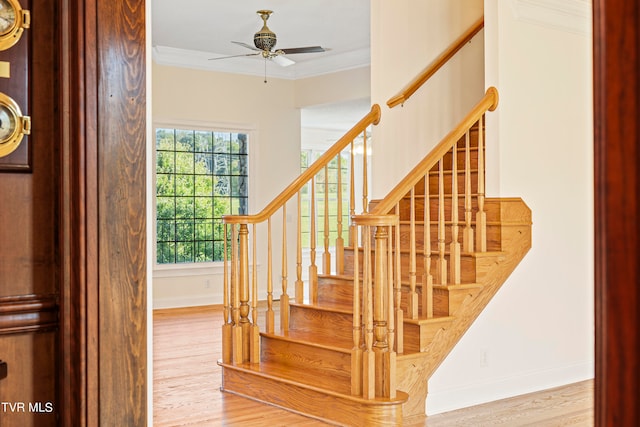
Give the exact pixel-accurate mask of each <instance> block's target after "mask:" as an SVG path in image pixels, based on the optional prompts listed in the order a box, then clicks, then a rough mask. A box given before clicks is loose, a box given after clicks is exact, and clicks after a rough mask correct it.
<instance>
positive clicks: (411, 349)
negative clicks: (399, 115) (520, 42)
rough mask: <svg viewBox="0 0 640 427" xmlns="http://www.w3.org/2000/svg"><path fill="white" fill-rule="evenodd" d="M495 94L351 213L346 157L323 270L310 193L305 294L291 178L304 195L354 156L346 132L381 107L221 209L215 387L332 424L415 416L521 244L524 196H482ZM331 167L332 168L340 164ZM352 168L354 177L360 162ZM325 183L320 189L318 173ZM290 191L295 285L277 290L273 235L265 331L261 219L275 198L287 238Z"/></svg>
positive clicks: (526, 227) (526, 237) (526, 218)
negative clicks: (292, 173)
mask: <svg viewBox="0 0 640 427" xmlns="http://www.w3.org/2000/svg"><path fill="white" fill-rule="evenodd" d="M496 103H497V92H495V89H490V90H489V91H488V92H487V95H486V96H485V98H483V100H481V101H480V102H479V103H478V105H477V106H476V107H474V109H473V110H472V112H470V114H469V115H468V116H467V118H465V120H463V122H461V124H460V125H459V126H458V127H456V129H454V131H452V132H451V133H450V134H449V135H448V136H447V137H445V138H444V139H443V141H442V142H441V143H440V144H439V145H438V146H436V148H435V149H434V150H433V151H432V152H431V153H429V155H427V156H426V157H425V159H424V160H423V161H422V162H421V163H419V164H418V165H417V166H416V168H415V169H414V170H413V171H411V172H410V173H409V174H408V175H407V177H406V178H405V179H404V180H403V181H402V182H401V183H399V184H398V186H397V187H396V188H394V190H392V191H391V192H390V194H389V195H388V196H387V197H385V198H384V199H382V200H376V201H372V202H370V203H369V202H367V201H366V194H367V191H366V190H364V191H363V194H364V200H363V203H364V206H368V209H367V212H364V213H363V214H362V215H355V214H354V213H353V206H354V203H353V200H354V197H355V196H354V192H353V187H354V185H353V183H354V178H353V170H354V169H355V168H353V167H351V174H352V175H351V183H352V185H351V195H350V200H351V203H349V205H350V206H349V209H348V211H349V213H350V218H351V224H350V228H349V229H350V231H349V241H350V242H353V244H351V245H349V244H346V245H345V243H344V240H343V238H342V236H341V234H340V233H339V234H338V238H337V239H336V242H335V247H336V248H337V249H336V252H337V253H336V264H337V266H335V267H334V269H333V270H332V269H331V254H329V252H328V250H327V249H328V240H329V237H328V236H329V233H328V231H327V230H328V229H329V226H328V223H329V213H328V212H329V209H328V205H325V209H324V214H323V215H322V216H319V215H317V211H316V209H317V206H315V204H314V202H311V211H312V215H311V227H312V228H311V229H312V236H313V237H312V238H311V245H310V248H309V250H310V252H311V264H310V265H309V266H308V269H309V279H308V281H309V288H310V294H309V295H308V296H307V298H306V299H307V300H308V301H307V302H306V303H305V302H303V301H304V300H305V297H304V296H303V295H302V289H303V287H302V274H301V272H302V268H303V263H302V256H301V254H302V248H301V238H300V229H301V219H300V218H301V206H302V203H301V194H302V193H301V189H302V188H303V186H305V185H307V186H309V185H310V186H311V190H310V193H311V195H312V197H313V195H314V194H315V190H316V188H315V187H316V183H317V182H321V181H322V180H319V179H318V178H317V174H318V173H324V174H325V176H326V174H327V165H328V164H329V163H330V162H331V159H334V158H336V156H337V157H338V158H342V154H341V152H342V150H343V149H344V148H345V147H349V145H350V147H351V164H352V166H353V161H354V160H353V159H354V155H353V143H352V141H353V140H354V139H355V135H356V134H359V133H360V132H363V131H364V130H366V127H367V126H369V125H370V124H376V123H377V122H378V121H379V119H380V117H379V114H380V111H379V108H377V106H374V107H373V108H372V111H371V113H370V114H369V115H368V116H367V117H365V118H364V119H363V121H361V123H359V124H358V125H356V127H354V129H353V130H352V131H351V132H350V133H348V134H347V135H345V138H343V139H344V141H343V140H341V141H338V143H337V145H336V147H337V148H335V149H334V150H333V151H332V150H329V152H328V153H327V154H326V156H323V157H322V158H320V159H319V160H318V162H317V163H318V164H317V165H316V164H314V166H312V167H310V168H309V169H308V170H307V171H306V172H305V174H303V175H301V177H300V178H298V179H297V180H296V181H295V182H294V183H293V184H292V186H291V188H290V189H289V190H288V191H287V190H285V192H283V193H282V194H281V196H279V197H278V198H276V200H275V201H274V202H273V203H272V204H270V205H269V206H268V207H267V208H265V210H264V211H263V212H261V213H260V214H258V215H254V216H242V217H226V218H225V222H226V224H227V225H228V226H229V227H230V228H231V230H230V234H231V235H232V238H231V247H230V248H228V249H230V250H229V252H230V253H231V260H225V324H224V325H223V327H222V329H223V343H225V344H224V345H225V346H224V348H223V359H222V360H221V361H220V362H219V363H220V365H221V366H222V368H223V384H222V389H223V390H224V391H226V392H230V393H235V394H238V395H242V396H246V397H248V398H251V399H255V400H259V401H261V402H265V403H268V404H272V405H277V406H280V407H283V408H286V409H289V410H291V411H294V412H297V413H301V414H304V415H307V416H310V417H313V418H318V419H321V420H325V421H328V422H330V423H334V424H338V425H349V426H351V425H353V426H372V425H402V423H403V420H404V421H406V420H407V419H411V418H413V417H424V413H425V399H426V397H427V380H428V379H429V377H430V376H431V375H432V374H433V373H434V371H435V369H436V368H437V367H438V366H439V365H440V363H442V361H443V360H444V359H445V357H446V356H447V355H448V353H449V352H450V351H451V350H452V349H453V347H454V346H455V345H456V343H457V342H458V341H459V340H460V338H461V337H462V335H463V334H464V333H465V331H466V330H467V329H468V328H469V327H470V326H471V324H472V323H473V321H474V320H475V319H476V318H477V316H478V315H479V314H480V312H481V311H482V310H483V309H484V307H486V305H487V304H488V302H489V301H490V300H491V298H492V297H493V295H495V293H496V292H497V291H498V289H499V288H500V286H501V285H502V284H503V283H504V282H505V280H506V279H507V277H508V276H509V274H510V273H511V272H512V271H513V270H514V269H515V268H516V266H517V265H518V263H519V262H520V260H521V259H522V258H523V257H524V255H525V254H526V252H527V251H528V250H529V248H530V246H531V212H530V210H529V208H528V207H527V206H526V204H525V203H524V202H523V201H522V200H521V199H518V198H500V199H496V198H485V197H484V143H483V139H484V138H483V134H484V126H483V116H484V113H485V111H487V110H492V109H493V108H495V105H496ZM365 138H366V137H365ZM338 164H339V165H340V160H339V161H338ZM338 167H339V173H338V175H339V176H341V175H342V173H341V172H342V166H338ZM364 170H365V176H366V164H365V165H364ZM324 185H325V194H327V193H326V190H327V187H326V185H328V184H327V180H324ZM365 185H366V179H365ZM339 187H340V188H341V186H340V185H339ZM307 188H308V187H307ZM296 195H297V201H298V203H297V210H298V227H297V230H296V232H297V233H298V239H297V240H298V245H297V248H296V256H295V258H296V280H295V297H294V298H293V299H292V300H290V297H289V295H288V278H287V272H288V267H287V260H288V258H290V257H291V258H293V257H292V256H290V255H289V254H288V253H287V245H286V244H284V245H282V251H283V253H282V256H281V259H282V264H283V265H282V280H281V285H282V294H281V296H280V309H281V312H280V328H279V329H278V330H276V328H275V321H274V319H275V315H274V312H273V308H272V307H273V299H274V298H273V282H272V276H273V266H272V247H273V246H274V244H273V239H272V218H273V217H274V214H275V212H276V211H277V210H278V209H281V210H282V229H283V237H282V241H283V242H287V238H286V235H287V224H286V218H287V213H286V208H287V201H291V200H293V201H295V199H296ZM339 198H340V199H342V196H341V195H340V196H339ZM325 202H326V198H325ZM289 203H291V202H289ZM320 203H322V202H320ZM425 206H427V207H428V209H425ZM339 209H340V210H341V209H342V207H341V206H339ZM317 216H318V217H319V218H318V222H319V223H322V220H324V230H323V234H324V242H325V252H324V253H323V257H322V269H323V273H324V274H318V273H317V269H318V267H317V266H316V265H315V258H316V255H315V252H316V249H317V248H316V245H315V240H316V238H315V235H316V233H317V229H316V224H315V222H316V217H317ZM336 216H337V217H338V218H339V219H338V221H339V222H340V221H341V218H342V217H343V216H344V215H343V213H342V211H340V212H338V214H337V215H336ZM264 222H266V223H267V224H268V225H267V247H268V266H267V269H268V273H267V277H266V280H265V281H266V287H267V293H268V301H267V309H266V312H265V313H258V309H257V289H258V279H257V273H256V271H257V266H256V259H257V256H256V248H257V247H258V246H259V245H258V244H257V243H256V234H257V229H256V224H258V223H264ZM249 228H251V232H250V231H249ZM339 229H340V230H341V229H342V226H341V224H340V226H339ZM250 235H251V239H250V238H249V236H250ZM250 240H251V242H250ZM424 242H429V244H427V245H425V244H424ZM249 252H251V257H249ZM250 259H251V261H252V262H250ZM261 315H264V316H265V319H266V327H265V330H264V331H262V332H260V331H259V330H258V326H257V325H258V316H261Z"/></svg>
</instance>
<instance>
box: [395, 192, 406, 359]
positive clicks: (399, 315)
mask: <svg viewBox="0 0 640 427" xmlns="http://www.w3.org/2000/svg"><path fill="white" fill-rule="evenodd" d="M395 214H396V216H397V217H398V218H400V203H397V204H396V207H395ZM395 227H396V238H395V253H394V254H393V257H394V261H393V262H394V264H393V265H395V268H393V270H394V281H393V283H394V287H395V291H396V351H397V352H398V353H399V354H402V353H404V341H403V339H402V337H403V334H404V331H403V330H404V320H403V319H404V312H403V310H402V306H401V303H402V275H401V265H402V263H401V257H400V256H401V253H400V221H398V222H397V223H396V226H395Z"/></svg>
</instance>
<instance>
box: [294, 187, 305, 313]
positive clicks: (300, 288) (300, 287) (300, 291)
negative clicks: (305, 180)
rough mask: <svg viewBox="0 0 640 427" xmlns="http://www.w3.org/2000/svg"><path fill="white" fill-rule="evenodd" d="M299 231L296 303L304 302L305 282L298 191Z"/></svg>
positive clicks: (300, 196) (300, 208)
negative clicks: (303, 278)
mask: <svg viewBox="0 0 640 427" xmlns="http://www.w3.org/2000/svg"><path fill="white" fill-rule="evenodd" d="M297 222H298V229H297V239H296V249H297V250H296V284H295V295H296V297H295V298H296V302H297V303H302V302H303V301H304V282H303V281H302V193H301V192H300V191H298V220H297Z"/></svg>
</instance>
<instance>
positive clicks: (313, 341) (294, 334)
mask: <svg viewBox="0 0 640 427" xmlns="http://www.w3.org/2000/svg"><path fill="white" fill-rule="evenodd" d="M260 335H262V336H265V337H268V338H271V339H277V340H281V341H288V342H295V343H298V344H304V345H308V346H310V347H317V348H323V349H325V350H330V351H335V352H339V353H351V344H350V343H346V342H345V343H342V342H340V341H339V340H336V339H333V340H332V342H331V343H328V342H319V341H318V338H319V337H318V335H317V334H314V333H313V332H309V331H304V330H303V331H300V330H289V331H288V332H286V333H285V334H284V335H281V334H269V333H266V332H261V333H260ZM335 344H343V345H346V344H348V346H343V347H340V346H336V345H335Z"/></svg>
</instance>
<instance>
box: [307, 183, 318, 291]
mask: <svg viewBox="0 0 640 427" xmlns="http://www.w3.org/2000/svg"><path fill="white" fill-rule="evenodd" d="M309 222H310V225H311V232H310V236H309V238H310V242H309V255H310V257H311V263H310V264H309V298H310V299H311V303H312V304H316V303H317V302H318V266H317V265H316V181H315V177H314V178H311V200H310V212H309Z"/></svg>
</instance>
